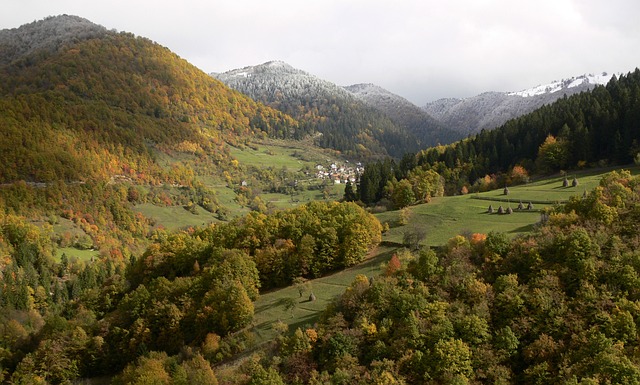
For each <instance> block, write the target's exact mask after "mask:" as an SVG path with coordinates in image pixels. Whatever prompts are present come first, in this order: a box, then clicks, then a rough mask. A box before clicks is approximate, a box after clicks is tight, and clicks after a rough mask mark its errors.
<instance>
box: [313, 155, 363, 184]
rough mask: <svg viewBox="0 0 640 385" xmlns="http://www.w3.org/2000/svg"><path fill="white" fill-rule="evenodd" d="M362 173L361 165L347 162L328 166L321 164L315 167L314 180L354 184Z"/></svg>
mask: <svg viewBox="0 0 640 385" xmlns="http://www.w3.org/2000/svg"><path fill="white" fill-rule="evenodd" d="M363 172H364V166H363V165H362V163H360V162H357V163H355V164H352V163H350V162H349V161H348V160H347V161H345V164H340V163H337V162H333V163H331V164H330V165H329V166H324V165H321V164H317V165H316V178H317V179H322V180H331V181H333V183H334V184H346V183H347V182H351V183H356V181H357V180H358V177H359V176H360V175H362V173H363Z"/></svg>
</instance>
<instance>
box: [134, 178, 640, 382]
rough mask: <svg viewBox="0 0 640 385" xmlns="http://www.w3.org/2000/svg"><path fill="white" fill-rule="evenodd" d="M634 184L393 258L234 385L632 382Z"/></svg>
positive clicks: (619, 184) (611, 186) (613, 185)
mask: <svg viewBox="0 0 640 385" xmlns="http://www.w3.org/2000/svg"><path fill="white" fill-rule="evenodd" d="M639 183H640V179H638V177H632V176H631V175H630V174H629V172H625V171H622V172H613V173H611V174H609V175H607V176H605V177H604V178H603V179H602V181H601V183H600V186H599V187H597V188H596V189H595V190H594V191H592V192H590V193H588V194H587V196H586V197H584V198H579V197H576V198H574V199H572V200H571V201H570V202H569V203H568V204H567V205H565V206H561V207H557V208H556V209H554V210H552V211H551V212H549V217H548V220H547V221H546V223H545V224H542V225H540V226H539V227H538V228H537V230H536V231H534V233H533V234H531V235H528V236H524V237H519V238H516V239H513V240H509V239H508V238H507V236H506V235H505V234H499V233H489V234H467V235H465V236H462V235H460V236H456V237H453V238H451V239H450V241H449V242H448V243H447V245H445V246H444V247H443V248H442V249H441V250H438V251H435V250H432V249H421V250H419V251H416V252H413V253H409V252H407V251H404V252H398V254H397V255H396V257H394V258H392V259H391V260H390V262H389V264H388V266H387V268H386V272H385V274H384V275H383V276H380V277H364V276H360V277H358V278H357V279H356V280H355V281H354V282H353V283H352V284H351V286H350V287H349V288H348V289H347V290H346V291H345V292H344V294H342V295H341V296H340V297H339V298H337V299H336V300H335V302H334V304H333V305H332V306H330V307H329V308H328V309H327V311H326V312H325V314H324V316H323V321H322V322H320V323H319V324H318V325H314V326H307V327H302V328H299V329H297V330H295V332H294V333H293V334H289V335H287V334H284V335H282V336H281V337H280V338H279V339H278V340H277V341H275V342H274V343H273V349H274V350H275V352H274V353H273V354H272V355H267V356H266V357H262V359H259V358H256V360H255V361H253V362H252V363H250V364H247V365H244V366H242V367H240V368H239V374H237V377H236V378H243V376H244V378H247V380H244V381H243V380H242V379H240V380H238V381H236V382H232V383H237V384H246V383H272V384H273V383H290V384H300V383H303V384H321V383H349V384H469V383H478V384H523V383H524V384H636V383H639V382H640V369H639V368H640V362H639V359H638V355H637V351H638V348H639V346H638V322H640V306H639V305H640V302H639V301H640V292H639V291H638V288H639V287H640V286H638V285H639V283H640V282H639V279H640V275H639V274H640V264H639V261H640V259H639V258H640V253H639V252H638V250H640V244H639V243H638V242H639V239H638V231H639V230H640V228H638V223H640V222H639V219H640V205H639V204H638V202H639V201H640V200H639V199H640V195H638V194H639V190H638V187H639ZM165 365H166V364H165ZM137 367H138V368H142V367H141V366H140V365H138V366H137ZM265 378H268V379H269V381H268V382H260V381H265ZM252 381H255V382H252ZM230 383H231V382H230Z"/></svg>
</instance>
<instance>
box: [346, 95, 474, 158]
mask: <svg viewBox="0 0 640 385" xmlns="http://www.w3.org/2000/svg"><path fill="white" fill-rule="evenodd" d="M345 89H346V90H347V91H349V92H351V93H352V94H353V95H355V96H356V97H357V98H358V99H360V100H362V101H363V102H365V103H366V104H368V105H370V106H371V107H373V108H375V109H377V110H378V111H380V112H382V113H383V114H384V115H386V116H387V117H389V119H391V120H392V121H393V122H395V123H396V124H397V125H399V126H400V127H403V128H405V129H406V130H407V131H409V132H411V133H413V134H414V135H415V136H416V137H418V138H419V139H420V143H421V144H422V146H424V147H429V146H436V145H438V144H447V143H451V142H453V141H455V140H458V139H461V138H462V135H461V134H460V133H458V132H455V131H453V130H449V129H447V128H444V127H443V126H442V124H440V123H439V122H438V121H437V120H435V119H434V118H433V117H431V116H430V115H429V114H428V113H427V112H426V111H425V110H423V109H421V108H420V107H418V106H416V105H415V104H413V103H411V102H410V101H408V100H407V99H405V98H403V97H401V96H399V95H396V94H394V93H392V92H389V91H387V90H385V89H384V88H382V87H379V86H376V85H375V84H354V85H351V86H348V87H345Z"/></svg>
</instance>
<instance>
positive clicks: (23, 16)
mask: <svg viewBox="0 0 640 385" xmlns="http://www.w3.org/2000/svg"><path fill="white" fill-rule="evenodd" d="M1 8H2V12H0V29H4V28H17V27H19V26H20V25H22V24H25V23H29V22H32V21H35V20H40V19H43V18H44V17H46V16H51V15H60V14H70V15H77V16H81V17H84V18H87V19H89V20H91V21H93V22H94V23H97V24H100V25H103V26H105V27H107V28H108V29H117V30H119V31H127V32H132V33H134V34H136V35H139V36H144V37H148V38H149V39H151V40H154V41H156V42H158V43H160V44H162V45H163V46H166V47H168V48H169V49H171V50H172V51H174V52H175V53H177V54H178V55H180V56H181V57H183V58H185V59H187V60H188V61H190V62H191V63H193V64H195V65H196V66H198V67H199V68H200V69H202V70H203V71H205V72H224V71H227V70H231V69H235V68H239V67H245V66H248V65H255V64H261V63H264V62H266V61H269V60H283V61H285V62H287V63H289V64H291V65H292V66H294V67H296V68H299V69H302V70H304V71H307V72H309V73H311V74H313V75H316V76H318V77H320V78H323V79H325V80H329V81H331V82H334V83H337V84H338V85H350V84H355V83H374V84H377V85H379V86H382V87H384V88H386V89H388V90H389V91H391V92H394V93H396V94H399V95H401V96H403V97H405V98H407V99H409V100H411V101H412V102H414V103H416V104H418V105H424V104H425V103H427V102H429V101H432V100H436V99H439V98H443V97H458V98H463V97H469V96H473V95H476V94H478V93H480V92H483V91H519V90H522V89H525V88H529V87H532V86H536V85H539V84H544V83H547V82H550V81H552V80H559V79H562V78H569V77H571V76H576V75H581V74H585V73H598V72H603V71H607V72H614V73H619V72H623V73H627V72H629V71H632V70H634V69H635V68H636V67H640V22H639V20H640V1H638V0H535V1H529V0H526V1H525V0H518V1H514V0H439V1H432V0H396V1H391V0H274V1H269V0H227V1H219V0H181V1H167V0H111V1H88V0H2V7H1Z"/></svg>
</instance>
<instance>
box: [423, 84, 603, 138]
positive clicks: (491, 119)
mask: <svg viewBox="0 0 640 385" xmlns="http://www.w3.org/2000/svg"><path fill="white" fill-rule="evenodd" d="M610 78H611V75H607V74H606V73H604V74H602V75H598V76H586V75H584V76H578V77H575V78H571V79H565V80H562V81H556V82H553V83H550V84H545V85H540V86H537V87H533V88H530V89H527V90H523V91H519V92H484V93H481V94H479V95H476V96H473V97H470V98H466V99H455V98H446V99H439V100H436V101H433V102H431V103H428V104H427V105H425V106H424V107H423V109H424V110H425V111H426V112H427V113H428V114H429V115H431V116H432V117H433V118H435V119H436V120H437V121H438V122H439V123H440V124H441V125H443V126H444V127H447V128H449V129H451V130H454V131H457V132H459V133H462V134H463V135H467V134H473V133H476V132H479V131H481V130H483V129H493V128H495V127H499V126H501V125H502V124H504V123H506V122H507V121H508V120H510V119H514V118H517V117H519V116H522V115H525V114H528V113H530V112H532V111H534V110H536V109H537V108H540V107H542V106H543V105H545V104H551V103H553V102H555V101H556V100H558V99H560V98H562V97H564V96H571V95H575V94H578V93H580V92H584V91H587V90H590V89H593V88H594V87H595V86H596V85H598V84H606V82H607V81H608V79H610Z"/></svg>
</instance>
